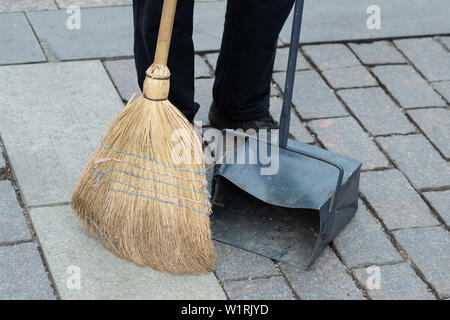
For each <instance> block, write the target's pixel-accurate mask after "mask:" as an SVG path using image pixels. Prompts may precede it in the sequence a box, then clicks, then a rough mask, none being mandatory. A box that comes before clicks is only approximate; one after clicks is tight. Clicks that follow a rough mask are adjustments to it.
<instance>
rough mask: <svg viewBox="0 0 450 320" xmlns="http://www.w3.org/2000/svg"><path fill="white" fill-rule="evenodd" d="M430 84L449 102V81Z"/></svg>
mask: <svg viewBox="0 0 450 320" xmlns="http://www.w3.org/2000/svg"><path fill="white" fill-rule="evenodd" d="M449 38H450V37H449ZM431 86H432V87H433V88H434V90H436V91H437V92H439V94H440V95H441V96H442V97H443V98H444V99H445V100H447V102H448V103H450V81H442V82H433V83H432V84H431Z"/></svg>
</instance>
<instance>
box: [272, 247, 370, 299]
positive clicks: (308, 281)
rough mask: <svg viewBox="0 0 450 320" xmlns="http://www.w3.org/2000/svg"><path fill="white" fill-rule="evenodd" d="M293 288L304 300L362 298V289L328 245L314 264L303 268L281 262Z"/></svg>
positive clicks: (282, 268)
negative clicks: (306, 269) (305, 268)
mask: <svg viewBox="0 0 450 320" xmlns="http://www.w3.org/2000/svg"><path fill="white" fill-rule="evenodd" d="M280 268H281V270H282V271H283V272H284V274H285V275H286V277H287V279H288V281H289V283H290V284H291V286H292V288H293V289H294V290H295V292H296V293H297V294H298V296H299V297H300V299H304V300H362V299H364V298H363V295H362V293H361V291H360V290H359V289H358V288H357V287H356V285H355V284H354V283H353V280H352V278H351V277H350V275H349V274H348V273H347V272H346V271H345V268H344V266H343V265H342V263H341V262H340V261H339V259H338V258H337V257H336V255H335V254H334V253H333V252H332V251H331V249H330V248H329V247H327V248H326V249H325V250H324V252H322V255H321V256H320V257H319V258H318V259H317V260H316V262H315V263H314V265H313V266H312V267H311V268H310V269H309V270H308V271H305V270H301V269H298V268H295V267H292V266H290V265H287V264H280Z"/></svg>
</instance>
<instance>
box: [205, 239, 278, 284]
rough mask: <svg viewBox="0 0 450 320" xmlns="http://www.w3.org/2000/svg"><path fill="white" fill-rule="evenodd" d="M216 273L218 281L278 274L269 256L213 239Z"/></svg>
mask: <svg viewBox="0 0 450 320" xmlns="http://www.w3.org/2000/svg"><path fill="white" fill-rule="evenodd" d="M214 245H215V247H216V252H217V266H216V275H217V277H218V278H219V280H220V281H225V280H231V279H241V278H254V277H261V276H272V275H279V274H280V273H279V271H278V269H277V268H276V267H275V264H274V263H273V262H272V260H270V259H269V258H266V257H263V256H260V255H257V254H254V253H251V252H249V251H246V250H243V249H239V248H236V247H233V246H230V245H227V244H223V243H220V242H217V241H215V242H214Z"/></svg>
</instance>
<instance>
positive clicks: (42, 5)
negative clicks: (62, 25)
mask: <svg viewBox="0 0 450 320" xmlns="http://www.w3.org/2000/svg"><path fill="white" fill-rule="evenodd" d="M52 9H57V7H56V5H55V3H54V2H53V0H39V1H36V0H2V2H0V12H17V11H29V10H52ZM2 30H3V29H2Z"/></svg>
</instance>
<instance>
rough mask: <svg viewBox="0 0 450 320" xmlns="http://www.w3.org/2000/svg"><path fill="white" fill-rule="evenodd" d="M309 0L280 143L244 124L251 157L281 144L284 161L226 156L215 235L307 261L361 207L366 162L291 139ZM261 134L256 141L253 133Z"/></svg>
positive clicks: (217, 190)
mask: <svg viewBox="0 0 450 320" xmlns="http://www.w3.org/2000/svg"><path fill="white" fill-rule="evenodd" d="M302 11H303V0H296V2H295V7H294V19H293V25H292V34H291V43H290V51H289V59H288V68H287V74H286V85H285V90H284V99H283V107H282V112H281V118H280V130H279V136H278V139H279V140H278V144H277V143H275V144H272V143H271V142H268V141H266V140H261V139H260V138H258V137H255V136H251V135H247V134H245V133H239V132H228V134H234V135H236V136H241V137H242V136H245V138H246V142H245V143H244V144H243V145H241V146H239V147H238V148H237V150H236V155H237V154H239V153H240V152H241V154H242V153H244V154H245V155H246V157H247V158H246V159H254V158H257V159H258V155H259V154H260V153H259V149H260V148H265V150H267V149H270V148H279V149H278V151H279V169H278V172H277V173H276V174H274V175H261V168H262V167H264V165H263V164H261V163H259V162H258V163H256V164H254V163H250V162H246V163H245V164H220V165H216V166H215V168H214V173H213V177H214V180H213V190H212V194H213V204H214V207H213V216H212V230H213V237H214V238H215V239H216V240H218V241H221V242H224V243H228V244H231V245H234V246H236V247H239V248H243V249H245V250H249V251H252V252H255V253H258V254H260V255H263V256H267V257H269V258H272V259H275V260H277V261H283V262H286V263H288V264H291V265H294V266H296V267H300V268H308V267H310V266H311V265H312V263H313V262H314V260H315V259H316V258H317V257H318V256H319V255H320V253H321V252H322V251H323V250H324V248H325V247H326V246H327V245H328V244H329V243H330V242H331V241H332V240H333V239H334V238H335V237H336V235H337V234H338V233H339V231H340V230H341V229H342V228H343V227H344V226H345V225H346V224H347V223H348V222H349V221H350V220H351V218H352V217H353V216H354V214H355V212H356V210H357V204H358V197H357V195H358V188H359V175H360V168H361V163H360V162H358V161H356V160H354V159H351V158H348V157H346V156H343V155H340V154H336V153H333V152H330V151H327V150H324V149H321V148H318V147H315V146H311V145H308V144H304V143H301V142H298V141H294V140H291V139H288V135H289V122H290V113H291V104H292V103H291V101H292V94H293V84H294V78H295V72H296V71H295V66H296V60H297V54H298V43H299V37H300V26H301V19H302ZM254 139H257V140H258V144H257V148H256V149H255V148H254V147H253V146H254V145H252V143H251V142H250V141H252V140H254Z"/></svg>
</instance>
